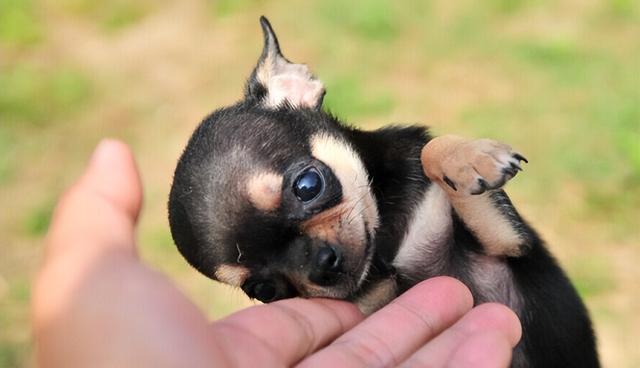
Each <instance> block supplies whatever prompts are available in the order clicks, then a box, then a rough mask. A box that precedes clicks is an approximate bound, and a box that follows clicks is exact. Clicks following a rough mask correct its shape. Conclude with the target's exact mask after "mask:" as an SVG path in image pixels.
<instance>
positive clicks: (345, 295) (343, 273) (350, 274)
mask: <svg viewBox="0 0 640 368" xmlns="http://www.w3.org/2000/svg"><path fill="white" fill-rule="evenodd" d="M364 238H365V239H364V242H363V244H361V245H360V246H359V247H357V248H359V249H362V251H361V252H357V253H353V252H345V253H346V254H345V259H343V260H342V261H343V262H342V263H343V264H344V265H346V266H345V267H346V268H345V269H342V270H340V271H338V272H335V273H333V274H331V277H332V278H333V279H334V280H335V282H334V283H333V284H330V285H319V284H318V283H315V282H313V281H312V280H311V278H310V277H307V278H306V280H305V282H303V283H302V284H298V285H295V286H296V289H298V291H299V293H300V296H302V297H323V298H333V299H349V298H350V297H352V296H353V295H354V294H357V293H358V291H359V290H360V288H361V287H362V286H363V284H365V282H366V280H367V276H368V275H369V271H370V267H371V264H372V260H373V256H374V251H375V246H374V234H372V233H370V232H369V231H368V230H367V227H366V226H365V228H364ZM336 248H339V249H349V248H350V247H349V246H348V245H344V244H339V245H337V246H336Z"/></svg>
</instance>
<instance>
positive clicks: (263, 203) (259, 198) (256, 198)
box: [247, 172, 282, 212]
mask: <svg viewBox="0 0 640 368" xmlns="http://www.w3.org/2000/svg"><path fill="white" fill-rule="evenodd" d="M281 192H282V176H280V175H277V174H274V173H271V172H262V173H259V174H257V175H255V176H253V177H251V178H250V179H249V182H248V183H247V193H248V195H249V201H250V202H251V204H253V206H254V207H255V208H257V209H259V210H261V211H265V212H269V211H273V210H275V209H277V208H278V207H279V206H280V200H281V196H282V195H281Z"/></svg>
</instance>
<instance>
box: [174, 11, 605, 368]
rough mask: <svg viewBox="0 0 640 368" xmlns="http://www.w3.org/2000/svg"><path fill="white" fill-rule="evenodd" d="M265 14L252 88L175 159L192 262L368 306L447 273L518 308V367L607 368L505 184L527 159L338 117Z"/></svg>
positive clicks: (215, 273)
mask: <svg viewBox="0 0 640 368" xmlns="http://www.w3.org/2000/svg"><path fill="white" fill-rule="evenodd" d="M260 23H261V25H262V30H263V32H264V49H263V51H262V55H261V56H260V59H259V61H258V63H257V65H256V67H255V70H254V71H253V73H252V74H251V76H250V78H249V80H248V82H247V84H246V91H245V95H244V98H243V99H242V100H241V101H239V102H238V103H236V104H235V105H233V106H229V107H224V108H222V109H219V110H216V111H215V112H213V113H212V114H211V115H209V116H208V117H207V118H205V119H204V121H203V122H202V123H201V124H200V126H198V128H197V129H196V131H195V132H194V133H193V136H192V137H191V139H190V140H189V142H188V144H187V147H186V149H185V150H184V153H183V154H182V157H181V158H180V160H179V162H178V165H177V167H176V171H175V176H174V181H173V186H172V188H171V193H170V196H169V221H170V225H171V232H172V235H173V238H174V240H175V243H176V245H177V247H178V249H179V250H180V252H181V253H182V255H183V256H184V257H185V258H186V259H187V261H188V262H189V263H190V264H191V265H192V266H193V267H195V268H196V269H197V270H198V271H200V272H201V273H203V274H204V275H206V276H208V277H210V278H212V279H215V280H219V281H221V282H224V283H227V284H229V285H233V286H236V287H240V288H242V290H244V292H245V293H246V294H247V295H248V296H249V297H251V298H255V299H258V300H261V301H263V302H265V303H267V302H271V301H274V300H278V299H283V298H291V297H296V296H301V297H329V298H339V299H347V300H351V301H353V302H355V303H357V304H358V305H359V307H360V308H361V309H362V310H363V311H364V312H365V313H371V312H373V311H375V310H376V309H378V308H380V307H382V306H383V305H385V304H386V303H388V302H389V301H391V300H392V299H393V298H395V297H396V296H398V295H399V294H400V293H402V292H404V291H405V290H407V289H408V288H410V287H411V286H413V285H415V284H416V283H418V282H419V281H421V280H425V279H428V278H430V277H433V276H437V275H449V276H452V277H455V278H458V279H459V280H461V281H462V282H464V283H465V284H466V285H467V286H468V287H469V288H470V289H471V291H472V293H473V296H474V300H475V303H476V304H480V303H484V302H499V303H503V304H506V305H507V306H509V307H510V308H512V309H513V310H514V311H515V312H516V313H517V314H518V316H519V317H520V319H521V321H522V325H523V331H524V332H523V338H522V341H521V342H520V344H519V345H518V346H517V347H516V349H515V351H514V355H513V363H512V366H514V367H581V368H584V367H596V366H598V365H599V364H598V357H597V354H596V348H595V341H594V335H593V332H592V328H591V323H590V321H589V317H588V314H587V311H586V309H585V307H584V305H583V304H582V302H581V301H580V299H579V297H578V295H577V293H576V291H575V289H574V288H573V287H572V285H571V283H570V282H569V280H568V279H567V277H566V276H565V274H564V273H563V271H562V270H561V269H560V268H559V266H558V264H557V263H556V261H555V260H554V259H553V258H552V256H551V255H550V254H549V252H548V251H547V250H546V249H545V247H544V244H543V242H542V240H540V238H539V237H538V235H537V234H536V233H535V231H534V230H533V229H532V228H531V227H530V226H529V225H528V224H527V223H526V222H525V221H524V220H523V219H522V218H521V217H520V215H519V214H518V212H517V211H516V209H515V208H514V206H513V205H512V203H511V201H510V200H509V197H508V196H507V195H506V194H505V192H504V191H503V190H502V189H501V187H502V186H503V185H504V184H505V183H506V182H507V181H508V180H509V179H511V178H513V177H514V176H515V175H516V173H517V172H518V171H520V170H521V162H522V161H525V162H526V160H525V159H524V157H522V156H521V155H520V154H518V153H516V152H514V151H512V149H511V148H510V147H509V146H507V145H505V144H501V143H498V142H495V141H492V140H487V139H481V140H469V139H464V138H460V137H455V136H442V137H437V138H434V137H432V136H430V135H429V133H428V131H427V130H426V129H425V128H423V127H419V126H405V127H399V126H391V127H387V128H382V129H379V130H375V131H362V130H359V129H357V128H355V127H352V126H349V125H346V124H344V123H342V122H341V121H339V120H338V119H337V118H336V117H335V116H332V115H331V114H329V113H327V112H325V111H323V109H322V99H323V96H324V94H325V89H324V86H323V84H322V82H320V81H319V80H318V79H316V78H315V77H314V76H313V75H312V74H311V72H310V71H309V69H308V68H307V67H306V66H305V65H302V64H295V63H292V62H290V61H289V60H287V59H286V58H285V57H284V56H283V55H282V53H281V51H280V47H279V44H278V40H277V39H276V35H275V33H274V32H273V30H272V28H271V26H270V24H269V22H268V21H267V19H266V18H264V17H262V18H261V19H260Z"/></svg>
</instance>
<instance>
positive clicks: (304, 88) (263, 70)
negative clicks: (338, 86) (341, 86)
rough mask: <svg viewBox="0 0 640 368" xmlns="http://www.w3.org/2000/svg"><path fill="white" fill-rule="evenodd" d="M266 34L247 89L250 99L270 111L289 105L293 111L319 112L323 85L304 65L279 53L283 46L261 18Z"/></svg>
mask: <svg viewBox="0 0 640 368" xmlns="http://www.w3.org/2000/svg"><path fill="white" fill-rule="evenodd" d="M260 25H261V26H262V32H263V33H264V48H263V50H262V55H261V56H260V60H258V65H256V68H255V69H254V71H253V73H252V74H251V77H250V78H249V81H248V82H247V87H246V90H245V98H246V99H247V100H253V101H256V102H257V103H259V104H262V105H263V106H265V107H268V108H276V107H278V106H281V105H283V104H287V105H289V106H291V107H294V108H299V107H308V108H314V109H319V108H320V106H321V105H322V98H323V97H324V93H325V91H324V85H323V84H322V82H320V81H319V80H317V79H316V78H315V77H314V76H313V74H311V72H310V71H309V68H307V66H306V65H304V64H294V63H291V62H290V61H289V60H287V59H286V58H285V57H284V56H283V55H282V52H280V45H279V44H278V39H277V38H276V34H275V33H274V32H273V29H272V28H271V24H269V21H268V20H267V18H265V17H260Z"/></svg>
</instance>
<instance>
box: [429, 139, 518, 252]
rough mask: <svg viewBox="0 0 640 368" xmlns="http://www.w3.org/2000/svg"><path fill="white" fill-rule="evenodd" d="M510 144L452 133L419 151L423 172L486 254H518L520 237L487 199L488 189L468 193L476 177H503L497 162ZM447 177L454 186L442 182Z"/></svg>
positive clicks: (491, 180)
mask: <svg viewBox="0 0 640 368" xmlns="http://www.w3.org/2000/svg"><path fill="white" fill-rule="evenodd" d="M510 154H511V147H509V146H507V145H505V144H502V143H499V142H495V141H492V140H489V139H479V140H470V139H465V138H462V137H458V136H453V135H445V136H442V137H438V138H434V139H433V140H431V141H430V142H429V143H428V144H427V145H426V146H425V147H424V149H423V150H422V164H423V167H424V170H425V174H426V175H427V176H428V177H429V179H431V180H432V181H434V182H436V183H438V184H439V185H440V187H442V188H443V189H444V190H445V191H446V193H447V195H448V196H449V199H450V201H451V204H452V206H453V208H455V210H456V212H457V213H458V215H460V217H461V218H462V220H463V221H464V222H465V224H467V226H469V228H470V229H471V230H472V231H473V232H474V234H475V235H476V236H477V237H478V240H480V242H481V243H482V244H483V246H484V248H485V250H486V253H487V254H489V255H494V256H501V255H509V256H517V255H519V254H521V249H520V247H519V246H520V245H521V244H522V241H523V239H521V237H520V235H519V234H518V233H517V232H516V231H515V230H514V229H513V227H512V226H511V224H510V223H509V222H508V220H507V219H506V218H505V217H504V215H503V214H502V213H500V211H499V210H498V209H497V208H496V206H495V204H494V203H493V202H492V201H491V199H490V198H489V192H486V193H484V194H480V195H471V191H472V189H473V188H474V186H477V180H478V178H479V177H482V178H484V179H485V180H486V181H487V182H488V183H489V184H494V183H499V182H500V180H501V179H502V177H503V173H502V172H501V169H500V165H501V164H502V163H503V160H505V159H504V158H505V157H508V156H507V155H510ZM445 176H446V177H448V178H449V179H450V180H451V181H453V182H454V183H455V186H456V189H457V190H454V189H453V188H451V187H450V186H449V185H447V183H446V182H445V181H444V177H445Z"/></svg>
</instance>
